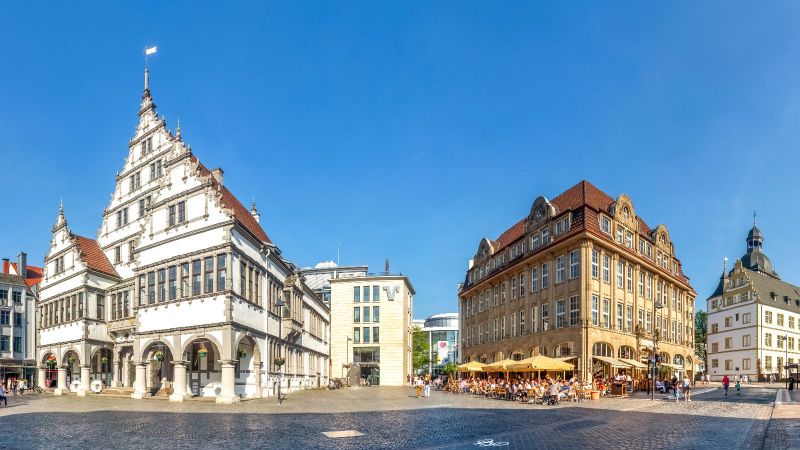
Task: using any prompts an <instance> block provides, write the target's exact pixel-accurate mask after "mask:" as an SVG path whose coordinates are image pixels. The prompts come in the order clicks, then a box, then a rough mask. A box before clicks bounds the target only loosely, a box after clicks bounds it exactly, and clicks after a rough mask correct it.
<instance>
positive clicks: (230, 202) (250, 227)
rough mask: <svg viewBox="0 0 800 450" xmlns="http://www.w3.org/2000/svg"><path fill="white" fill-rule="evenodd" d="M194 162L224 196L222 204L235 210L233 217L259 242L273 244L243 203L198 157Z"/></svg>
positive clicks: (193, 158)
mask: <svg viewBox="0 0 800 450" xmlns="http://www.w3.org/2000/svg"><path fill="white" fill-rule="evenodd" d="M192 160H193V161H194V162H196V163H197V166H198V167H199V168H200V174H201V175H203V176H207V177H210V179H211V183H212V185H213V186H214V188H215V189H217V190H218V191H219V192H220V194H222V204H223V205H224V206H225V207H226V208H229V209H231V210H233V217H234V219H236V221H237V222H239V223H240V224H241V225H242V226H243V227H244V228H245V229H246V230H247V231H249V232H250V234H252V235H253V236H255V237H256V238H257V239H258V240H260V241H262V242H264V243H267V244H272V241H271V240H270V239H269V236H267V233H266V232H265V231H264V229H263V228H261V225H260V224H259V223H258V221H257V220H256V218H255V217H253V214H251V213H250V211H248V210H247V208H245V206H244V205H243V204H242V202H240V201H239V199H237V198H236V196H235V195H233V193H232V192H231V191H230V190H229V189H228V188H227V187H225V186H223V185H221V184H220V183H219V182H218V181H217V179H216V178H214V176H213V175H212V174H211V171H210V170H208V168H207V167H206V166H204V165H203V163H201V162H200V160H198V159H197V157H196V156H194V155H192Z"/></svg>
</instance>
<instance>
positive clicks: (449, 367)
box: [442, 362, 458, 377]
mask: <svg viewBox="0 0 800 450" xmlns="http://www.w3.org/2000/svg"><path fill="white" fill-rule="evenodd" d="M457 372H458V365H457V364H456V363H452V362H449V363H447V364H445V365H444V366H443V367H442V373H443V374H445V375H447V376H449V377H452V376H455V374H456V373H457Z"/></svg>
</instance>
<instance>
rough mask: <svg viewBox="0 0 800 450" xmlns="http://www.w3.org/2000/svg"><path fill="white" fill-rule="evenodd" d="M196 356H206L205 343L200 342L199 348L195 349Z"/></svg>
mask: <svg viewBox="0 0 800 450" xmlns="http://www.w3.org/2000/svg"><path fill="white" fill-rule="evenodd" d="M197 356H199V357H201V358H205V357H206V356H208V349H207V348H206V346H205V344H200V348H198V349H197Z"/></svg>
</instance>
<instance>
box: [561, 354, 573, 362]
mask: <svg viewBox="0 0 800 450" xmlns="http://www.w3.org/2000/svg"><path fill="white" fill-rule="evenodd" d="M577 358H578V357H577V356H576V355H572V356H563V357H561V358H556V359H557V360H559V361H564V362H567V361H572V360H573V359H577Z"/></svg>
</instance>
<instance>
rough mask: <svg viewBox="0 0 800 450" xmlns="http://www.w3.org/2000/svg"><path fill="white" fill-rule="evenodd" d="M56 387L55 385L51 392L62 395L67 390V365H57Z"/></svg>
mask: <svg viewBox="0 0 800 450" xmlns="http://www.w3.org/2000/svg"><path fill="white" fill-rule="evenodd" d="M57 386H58V387H56V389H55V391H53V394H55V395H64V394H66V393H67V392H69V388H68V387H67V366H58V384H57Z"/></svg>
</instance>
